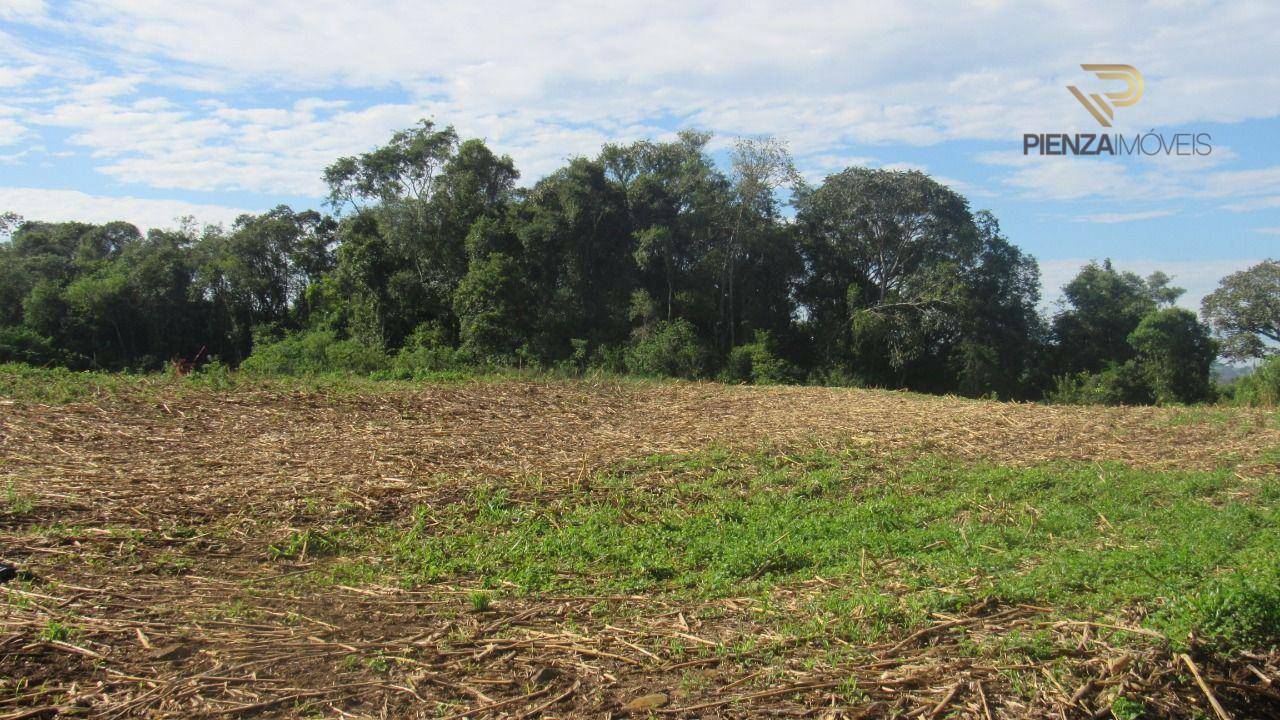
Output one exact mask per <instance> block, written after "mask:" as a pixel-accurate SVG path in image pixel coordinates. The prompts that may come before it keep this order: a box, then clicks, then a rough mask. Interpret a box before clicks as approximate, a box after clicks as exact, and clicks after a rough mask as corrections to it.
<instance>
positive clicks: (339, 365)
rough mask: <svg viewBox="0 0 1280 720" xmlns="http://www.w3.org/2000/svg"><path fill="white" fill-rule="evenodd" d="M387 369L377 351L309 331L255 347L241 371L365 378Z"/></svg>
mask: <svg viewBox="0 0 1280 720" xmlns="http://www.w3.org/2000/svg"><path fill="white" fill-rule="evenodd" d="M390 365H391V360H390V358H388V357H387V354H386V353H384V352H383V351H382V350H380V349H379V348H375V347H369V346H367V345H363V344H361V343H358V342H356V341H354V340H339V339H338V337H337V336H336V335H334V334H333V333H332V332H330V331H328V330H312V331H308V332H300V333H295V334H293V335H288V336H286V337H284V338H283V339H282V340H280V341H279V342H275V343H270V344H266V345H261V346H258V347H255V348H254V349H253V353H252V354H250V355H249V357H248V358H246V359H245V361H244V363H243V364H242V365H241V368H242V369H244V370H247V371H249V372H256V373H263V374H268V375H314V374H317V373H326V372H348V373H361V374H367V373H371V372H374V371H376V370H382V369H386V368H388V367H390Z"/></svg>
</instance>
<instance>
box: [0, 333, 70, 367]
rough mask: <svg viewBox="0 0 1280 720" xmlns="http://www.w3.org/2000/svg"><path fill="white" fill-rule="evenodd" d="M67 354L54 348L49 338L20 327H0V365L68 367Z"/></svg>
mask: <svg viewBox="0 0 1280 720" xmlns="http://www.w3.org/2000/svg"><path fill="white" fill-rule="evenodd" d="M70 359H71V357H70V356H69V355H68V353H66V352H63V351H62V350H59V349H58V348H56V347H54V345H53V341H52V340H50V339H49V338H47V337H45V336H43V335H41V334H39V333H37V332H35V331H34V330H31V329H30V328H25V327H22V326H11V327H0V363H10V362H21V363H27V364H28V365H51V364H52V365H69V364H72V363H70V362H69V360H70Z"/></svg>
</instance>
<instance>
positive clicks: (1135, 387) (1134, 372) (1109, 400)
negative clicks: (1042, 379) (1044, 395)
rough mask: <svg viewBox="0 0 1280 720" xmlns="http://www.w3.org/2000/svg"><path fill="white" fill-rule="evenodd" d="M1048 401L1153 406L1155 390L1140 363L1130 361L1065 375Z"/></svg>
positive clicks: (1050, 394) (1074, 403)
mask: <svg viewBox="0 0 1280 720" xmlns="http://www.w3.org/2000/svg"><path fill="white" fill-rule="evenodd" d="M1054 385H1055V387H1054V388H1053V390H1051V391H1049V395H1048V400H1049V402H1052V403H1058V404H1062V405H1150V404H1152V403H1154V402H1155V400H1156V397H1155V393H1154V392H1153V391H1152V389H1151V385H1150V383H1149V381H1148V379H1147V374H1146V373H1145V372H1143V370H1142V368H1141V367H1140V366H1139V365H1138V363H1136V362H1134V361H1132V360H1130V361H1129V362H1126V363H1124V364H1121V365H1114V364H1113V365H1111V366H1110V367H1108V368H1107V369H1105V370H1103V371H1102V372H1099V373H1087V372H1082V373H1077V374H1075V375H1063V376H1061V377H1058V378H1057V379H1056V380H1055V382H1054Z"/></svg>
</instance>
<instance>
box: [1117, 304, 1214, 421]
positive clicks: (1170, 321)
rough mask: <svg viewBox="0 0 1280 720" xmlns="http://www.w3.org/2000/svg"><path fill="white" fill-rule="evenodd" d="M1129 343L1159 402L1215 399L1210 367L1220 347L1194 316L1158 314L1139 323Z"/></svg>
mask: <svg viewBox="0 0 1280 720" xmlns="http://www.w3.org/2000/svg"><path fill="white" fill-rule="evenodd" d="M1128 342H1129V344H1130V345H1132V346H1133V349H1134V351H1135V352H1136V353H1137V360H1138V364H1139V367H1140V368H1141V369H1142V370H1143V373H1144V374H1145V375H1146V377H1147V381H1148V382H1149V383H1150V385H1151V389H1152V391H1153V392H1154V395H1155V398H1156V400H1157V402H1161V403H1194V402H1200V401H1202V400H1210V399H1212V397H1213V386H1212V384H1211V382H1210V379H1209V367H1210V365H1212V364H1213V360H1214V358H1216V357H1217V356H1218V344H1217V343H1216V342H1214V341H1213V339H1212V338H1211V337H1209V328H1208V327H1206V326H1205V325H1203V324H1201V323H1200V321H1199V320H1197V319H1196V316H1195V314H1194V313H1192V312H1190V311H1188V310H1183V309H1182V308H1165V309H1163V310H1157V311H1155V312H1153V313H1151V314H1149V315H1147V316H1146V317H1144V318H1143V319H1142V322H1140V323H1138V327H1137V328H1136V329H1134V331H1133V332H1132V333H1130V334H1129V337H1128Z"/></svg>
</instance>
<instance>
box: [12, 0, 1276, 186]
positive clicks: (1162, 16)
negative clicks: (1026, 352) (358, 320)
mask: <svg viewBox="0 0 1280 720" xmlns="http://www.w3.org/2000/svg"><path fill="white" fill-rule="evenodd" d="M10 8H11V9H10V10H9V11H8V12H9V17H11V18H14V19H16V21H17V22H29V23H35V24H37V25H39V26H40V28H41V29H42V30H43V31H44V32H45V33H49V34H59V33H60V34H61V35H62V36H63V37H65V38H67V42H66V46H67V47H64V48H57V49H48V48H45V49H43V50H41V49H37V48H33V47H25V48H22V47H20V44H14V47H15V48H17V49H15V50H11V51H3V50H0V53H3V52H10V53H11V54H13V53H20V54H21V57H19V56H18V55H16V54H15V55H13V57H14V58H15V63H14V64H13V66H12V67H0V84H3V83H4V82H6V80H5V78H6V77H9V76H7V75H5V73H10V74H11V75H12V76H13V78H14V79H13V80H12V82H19V81H21V82H26V81H25V80H22V77H26V75H31V74H33V73H37V72H38V74H39V75H40V76H42V77H44V76H48V77H53V78H56V81H55V83H54V85H55V87H53V88H52V89H50V88H48V87H46V88H45V89H44V90H42V91H40V92H34V91H31V92H26V94H25V95H24V96H23V97H22V98H20V99H19V100H18V101H17V102H18V103H19V104H22V105H23V106H24V107H26V108H28V111H27V113H26V114H24V115H23V116H22V122H24V123H25V124H27V125H32V124H43V125H49V126H54V127H58V128H63V129H66V130H69V131H70V132H71V141H72V142H73V143H75V144H78V145H81V146H83V147H85V148H87V149H88V150H89V151H90V154H91V155H92V156H93V157H94V158H95V159H96V160H95V161H96V162H97V168H98V169H99V170H100V171H102V172H104V173H106V174H107V175H109V176H111V177H112V178H114V179H117V180H120V181H124V182H132V183H143V184H147V185H150V186H153V187H162V188H175V189H192V190H213V189H241V190H250V191H258V192H277V193H278V192H288V193H297V194H309V195H314V194H317V193H318V192H319V190H320V188H319V187H318V185H319V175H320V171H321V169H322V168H323V166H324V164H325V163H327V162H329V161H330V160H332V159H333V158H334V157H335V156H336V155H339V154H346V153H351V152H357V151H360V150H364V149H366V148H368V147H371V146H373V145H374V144H376V143H379V142H382V141H384V140H385V138H386V135H387V133H388V132H389V131H390V130H391V129H394V128H398V127H404V126H407V125H409V124H411V123H412V122H414V121H415V120H416V119H418V118H419V117H423V116H434V117H436V118H437V119H438V120H440V121H441V122H445V123H454V124H456V125H457V126H458V128H459V130H460V131H461V132H462V133H464V134H466V135H475V136H480V137H484V138H486V139H487V140H489V141H490V142H491V143H492V144H493V145H494V146H495V147H496V148H497V149H498V150H499V151H502V152H509V153H511V154H512V155H513V156H514V157H515V159H516V161H517V163H518V165H519V167H520V168H521V169H522V171H524V173H525V178H526V180H529V179H534V178H536V177H537V176H539V175H541V174H543V173H545V172H546V171H548V170H550V169H552V168H553V167H555V166H556V165H558V164H559V163H561V162H562V161H563V160H564V159H565V158H566V157H567V156H571V155H574V154H579V153H593V152H594V151H595V150H596V149H597V148H598V147H599V145H600V144H601V143H602V142H606V141H619V140H628V139H634V138H637V137H639V136H645V135H648V136H654V135H660V134H661V133H663V132H664V130H665V129H667V128H669V127H670V126H671V125H672V124H673V123H677V124H684V125H692V126H698V127H703V128H707V129H711V130H714V131H716V132H719V133H727V134H759V133H764V132H767V133H773V134H777V135H780V136H782V137H786V138H788V139H789V140H790V141H791V144H792V148H793V150H794V152H795V153H796V155H797V157H798V159H799V160H800V162H801V165H802V166H808V165H810V164H811V165H812V167H814V168H817V170H818V171H822V170H825V169H827V167H826V166H825V165H824V163H825V161H826V160H827V156H828V155H830V154H831V149H832V148H838V147H842V146H847V145H849V144H876V143H904V144H912V145H931V144H936V143H941V142H945V141H948V140H957V139H979V140H1001V141H1010V142H1014V141H1015V139H1016V138H1017V137H1018V136H1019V135H1020V134H1021V133H1022V132H1025V131H1027V130H1028V129H1035V130H1054V131H1069V130H1072V129H1075V128H1084V127H1087V126H1088V125H1089V124H1090V123H1092V120H1091V119H1090V118H1089V117H1088V116H1087V114H1086V113H1084V112H1083V111H1082V110H1081V108H1079V106H1078V105H1077V103H1076V102H1075V100H1074V99H1073V98H1072V97H1071V96H1070V95H1069V93H1067V91H1066V90H1065V88H1064V86H1065V85H1066V84H1069V83H1087V82H1091V81H1093V80H1094V79H1091V78H1090V77H1089V76H1088V74H1087V73H1084V72H1083V71H1082V70H1080V68H1079V67H1078V64H1079V63H1081V62H1090V61H1097V60H1099V59H1119V60H1123V61H1124V62H1130V63H1133V64H1135V65H1136V66H1138V67H1139V68H1140V69H1142V70H1143V72H1144V73H1145V74H1146V77H1147V92H1146V95H1145V96H1144V99H1143V101H1142V102H1141V103H1139V104H1138V105H1136V106H1134V107H1130V108H1122V109H1121V110H1122V111H1123V112H1121V113H1120V115H1119V117H1120V119H1121V122H1123V123H1124V124H1126V126H1127V127H1128V128H1129V129H1130V130H1135V131H1140V130H1145V129H1146V128H1149V127H1160V126H1166V125H1172V124H1177V123H1187V122H1194V121H1205V120H1219V121H1235V120H1242V119H1247V118H1256V117H1274V116H1276V115H1277V114H1280V77H1277V76H1276V75H1275V73H1274V71H1273V68H1274V67H1275V66H1276V64H1277V62H1278V61H1280V6H1277V5H1275V4H1273V3H1262V2H1254V3H1237V4H1234V5H1232V6H1230V7H1215V8H1213V9H1212V11H1206V9H1205V8H1204V7H1202V6H1201V4H1200V3H1197V2H1188V3H1150V4H1143V5H1133V6H1121V7H1117V6H1115V5H1114V4H1111V3H1101V2H1098V3H1094V4H1092V5H1090V4H1087V3H1051V2H1050V3H1041V4H1037V5H1033V6H1023V7H1019V8H1014V7H1013V6H1011V5H1010V4H1008V3H1005V2H987V3H980V4H977V5H969V6H967V7H961V6H956V7H954V8H943V7H939V6H937V5H935V4H932V3H893V4H884V3H880V4H871V3H848V2H838V1H836V0H825V1H821V2H813V3H804V4H801V5H799V6H797V5H795V4H794V3H792V4H781V3H776V2H775V3H769V2H751V1H748V2H734V3H715V2H692V3H690V2H685V1H683V0H680V1H677V0H662V1H660V2H656V3H655V2H653V1H652V0H650V1H648V2H640V1H639V0H635V1H632V2H619V3H612V4H610V6H609V7H608V9H607V10H605V9H602V8H600V7H599V6H597V5H594V4H587V3H584V2H571V1H561V2H550V3H516V2H509V3H504V4H501V5H500V6H497V7H494V6H492V5H486V6H483V7H482V6H480V5H477V4H475V3H472V2H463V1H461V0H456V1H450V2H445V1H441V2H432V3H422V2H418V1H417V0H387V1H386V2H382V3H376V4H370V3H350V2H344V1H341V0H307V1H305V2H304V1H303V0H277V1H276V2H271V3H263V2H260V0H223V2H219V3H173V2H170V1H169V0H92V2H90V1H88V0H77V1H75V2H71V3H68V4H63V5H60V6H57V7H55V6H54V5H46V4H45V3H43V2H39V1H37V0H21V2H14V0H10ZM1065 27H1069V28H1073V29H1076V30H1077V32H1073V33H1064V32H1062V28H1065ZM1133 28H1142V29H1143V31H1142V33H1141V35H1140V36H1135V35H1134V33H1133ZM0 39H3V38H0ZM71 48H74V49H71ZM64 51H65V52H64ZM939 58H945V62H942V63H940V62H938V59H939ZM18 60H20V62H18ZM0 65H3V63H2V62H0ZM36 67H38V68H39V70H38V71H37V70H33V69H31V68H36ZM91 67H96V68H97V69H96V70H95V69H90V68H91ZM24 73H25V74H26V75H23V76H22V77H19V74H24ZM27 84H29V83H27ZM22 87H24V88H25V87H26V85H23V86H22ZM351 90H357V91H359V90H375V91H377V92H378V93H379V98H380V99H379V100H377V101H369V100H366V101H363V102H361V101H343V102H337V103H335V102H332V101H331V100H326V99H324V96H325V95H326V93H333V94H337V93H339V92H341V94H342V95H343V96H344V97H350V96H351V95H352V93H350V92H348V91H351ZM273 91H284V92H288V93H290V95H289V97H290V98H291V99H290V100H289V101H278V100H274V99H273V98H272V95H271V93H272V92H273ZM188 93H196V94H199V95H205V96H207V97H206V99H208V98H209V97H212V98H214V99H216V100H217V101H216V102H213V103H204V104H201V103H199V102H195V103H193V102H190V101H189V100H186V99H184V98H185V97H186V95H187V94H188ZM299 94H302V95H312V96H313V98H312V99H309V100H303V101H294V99H293V98H296V96H297V95H299ZM388 97H390V98H394V99H393V100H389V99H387V98H388ZM1215 162H1220V160H1216V161H1215ZM1190 167H1191V164H1190V163H1188V164H1185V165H1182V166H1179V167H1176V168H1173V170H1172V172H1171V173H1170V172H1161V174H1178V173H1181V172H1183V171H1184V170H1186V169H1189V168H1190ZM1206 167H1208V166H1207V165H1205V164H1203V163H1201V164H1197V170H1198V171H1200V170H1204V169H1205V168H1206ZM1093 169H1097V168H1093ZM1099 172H1100V174H1101V177H1100V180H1101V183H1100V187H1101V190H1100V191H1099V190H1093V191H1090V189H1089V186H1088V183H1087V181H1086V179H1085V178H1083V177H1082V176H1081V174H1082V171H1081V170H1080V169H1078V168H1069V169H1063V168H1060V167H1053V166H1052V165H1051V164H1049V163H1041V164H1040V165H1038V166H1035V167H1025V168H1021V169H1017V170H1015V171H1014V178H1013V179H1012V183H1013V186H1014V187H1015V188H1019V189H1021V190H1023V191H1024V192H1026V193H1028V194H1037V193H1038V194H1039V195H1040V196H1043V197H1048V198H1056V199H1072V198H1080V197H1086V196H1088V195H1089V193H1090V192H1093V193H1095V194H1100V193H1102V192H1105V193H1106V194H1108V196H1114V195H1115V194H1116V193H1121V194H1123V195H1124V196H1126V197H1130V198H1132V197H1137V196H1145V195H1146V193H1143V192H1137V191H1135V190H1133V189H1132V188H1133V187H1134V186H1136V185H1140V184H1143V183H1144V182H1145V181H1146V179H1147V178H1146V177H1145V175H1138V176H1135V175H1133V174H1129V173H1126V172H1125V171H1123V170H1119V171H1117V170H1113V169H1108V168H1103V169H1101V170H1099ZM1152 172H1153V173H1156V172H1157V170H1156V169H1153V170H1152ZM952 182H954V181H952ZM1164 185H1168V183H1167V182H1165V183H1164Z"/></svg>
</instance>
